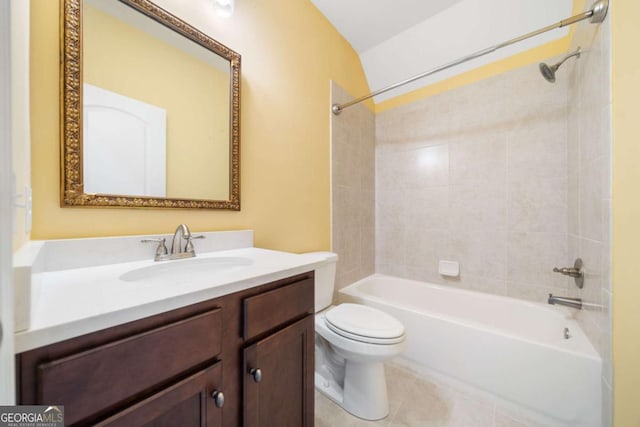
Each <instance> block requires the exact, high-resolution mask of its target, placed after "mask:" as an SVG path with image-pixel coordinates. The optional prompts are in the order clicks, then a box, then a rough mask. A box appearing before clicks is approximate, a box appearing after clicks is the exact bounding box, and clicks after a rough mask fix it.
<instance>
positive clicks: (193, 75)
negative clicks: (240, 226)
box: [61, 0, 240, 210]
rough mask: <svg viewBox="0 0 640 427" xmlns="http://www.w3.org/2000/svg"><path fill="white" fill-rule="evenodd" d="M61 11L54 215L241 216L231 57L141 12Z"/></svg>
mask: <svg viewBox="0 0 640 427" xmlns="http://www.w3.org/2000/svg"><path fill="white" fill-rule="evenodd" d="M61 1H62V4H63V10H62V17H61V20H62V23H61V25H62V28H61V32H62V37H61V43H62V47H61V55H62V58H61V67H62V69H61V80H62V81H61V107H62V108H61V122H62V123H61V171H62V173H61V205H62V206H63V207H64V206H67V207H71V206H81V207H136V208H197V209H231V210H240V55H239V54H238V53H236V52H234V51H233V50H231V49H229V48H228V47H226V46H224V45H223V44H221V43H219V42H217V41H216V40H214V39H212V38H211V37H209V36H207V35H206V34H204V33H202V32H201V31H199V30H197V29H196V28H194V27H192V26H190V25H189V24H187V23H186V22H184V21H182V20H180V19H179V18H177V17H176V16H174V15H172V14H170V13H169V12H167V11H165V10H164V9H162V8H160V7H159V6H157V5H155V4H154V3H152V2H151V1H148V0H61Z"/></svg>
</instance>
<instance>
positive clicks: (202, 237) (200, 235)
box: [184, 234, 207, 240]
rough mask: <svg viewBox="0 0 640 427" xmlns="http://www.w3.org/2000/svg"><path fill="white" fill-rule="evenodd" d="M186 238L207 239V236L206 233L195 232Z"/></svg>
mask: <svg viewBox="0 0 640 427" xmlns="http://www.w3.org/2000/svg"><path fill="white" fill-rule="evenodd" d="M184 238H185V239H187V240H192V239H206V238H207V236H205V235H204V234H196V235H195V236H194V235H193V234H190V235H188V236H184Z"/></svg>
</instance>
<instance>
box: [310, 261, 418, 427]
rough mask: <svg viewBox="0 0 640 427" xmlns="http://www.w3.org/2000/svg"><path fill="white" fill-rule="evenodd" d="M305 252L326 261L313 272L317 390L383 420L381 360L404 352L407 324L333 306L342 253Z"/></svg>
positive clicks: (357, 307) (384, 389)
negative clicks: (314, 281) (339, 259)
mask: <svg viewBox="0 0 640 427" xmlns="http://www.w3.org/2000/svg"><path fill="white" fill-rule="evenodd" d="M304 255H305V256H308V257H314V259H315V260H319V259H321V260H324V261H325V263H324V264H323V265H322V266H320V267H317V268H316V271H315V277H316V283H315V297H316V299H315V308H316V315H315V332H316V338H315V344H316V345H315V350H316V351H315V356H316V357H315V359H316V369H315V386H316V389H317V390H318V391H320V392H321V393H323V394H324V395H326V396H327V397H329V398H330V399H331V400H333V401H334V402H336V403H337V404H338V405H340V406H341V407H343V408H344V409H345V410H347V411H348V412H350V413H351V414H353V415H355V416H357V417H360V418H363V419H366V420H378V419H381V418H384V417H386V416H387V415H388V413H389V403H388V398H387V386H386V381H385V377H384V364H383V362H385V361H386V360H389V359H391V358H393V357H395V356H398V355H399V354H400V353H402V351H403V350H404V348H405V345H406V344H405V333H404V326H403V325H402V323H400V322H399V321H398V320H397V319H395V318H393V317H392V316H390V315H388V314H386V313H384V312H382V311H380V310H377V309H375V308H372V307H368V306H364V305H358V304H340V305H336V306H333V305H331V301H332V298H333V288H334V279H335V268H336V262H337V260H338V256H337V255H336V254H334V253H330V252H314V253H310V254H304Z"/></svg>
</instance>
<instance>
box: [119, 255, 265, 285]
mask: <svg viewBox="0 0 640 427" xmlns="http://www.w3.org/2000/svg"><path fill="white" fill-rule="evenodd" d="M251 264H253V260H252V259H250V258H243V257H212V258H190V259H184V260H176V261H161V262H158V263H157V264H154V265H150V266H148V267H142V268H138V269H135V270H131V271H128V272H126V273H124V274H123V275H121V276H120V277H119V279H120V280H122V281H125V282H141V281H159V282H160V281H161V282H167V281H168V280H169V281H173V280H184V279H192V280H198V279H201V278H206V277H207V276H210V275H211V274H216V273H220V272H225V273H226V272H228V271H231V270H237V269H239V268H243V267H246V266H249V265H251Z"/></svg>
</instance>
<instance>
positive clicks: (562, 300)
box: [547, 294, 582, 310]
mask: <svg viewBox="0 0 640 427" xmlns="http://www.w3.org/2000/svg"><path fill="white" fill-rule="evenodd" d="M547 302H548V303H549V304H551V305H555V304H559V305H566V306H567V307H571V308H575V309H578V310H581V309H582V300H581V299H580V298H568V297H557V296H553V294H549V299H548V300H547Z"/></svg>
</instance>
